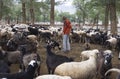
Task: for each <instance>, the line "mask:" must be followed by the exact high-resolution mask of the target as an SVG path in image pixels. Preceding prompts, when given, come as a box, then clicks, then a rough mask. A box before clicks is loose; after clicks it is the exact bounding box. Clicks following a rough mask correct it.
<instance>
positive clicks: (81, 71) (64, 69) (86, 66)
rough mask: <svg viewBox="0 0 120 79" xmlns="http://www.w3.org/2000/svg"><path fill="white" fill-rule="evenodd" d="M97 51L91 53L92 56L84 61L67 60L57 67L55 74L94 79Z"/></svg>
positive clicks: (78, 78) (77, 78)
mask: <svg viewBox="0 0 120 79" xmlns="http://www.w3.org/2000/svg"><path fill="white" fill-rule="evenodd" d="M97 53H98V52H94V53H90V57H89V59H88V60H86V61H82V62H66V63H63V64H61V65H59V66H57V67H56V69H55V74H58V75H61V76H70V77H71V78H73V79H92V78H93V77H94V76H95V73H96V69H97Z"/></svg>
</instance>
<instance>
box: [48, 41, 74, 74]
mask: <svg viewBox="0 0 120 79" xmlns="http://www.w3.org/2000/svg"><path fill="white" fill-rule="evenodd" d="M54 43H55V42H53V41H52V42H49V43H48V44H47V46H46V52H47V59H46V64H47V68H48V73H49V74H51V73H52V74H54V70H55V68H56V67H57V66H58V65H60V64H62V63H64V62H71V61H73V59H72V58H68V57H66V56H62V55H56V54H54V53H53V52H52V51H51V48H52V47H53V46H55V45H56V44H54Z"/></svg>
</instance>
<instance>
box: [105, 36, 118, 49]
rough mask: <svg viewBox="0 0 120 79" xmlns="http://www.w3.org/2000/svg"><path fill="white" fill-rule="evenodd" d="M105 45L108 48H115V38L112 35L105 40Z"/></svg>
mask: <svg viewBox="0 0 120 79" xmlns="http://www.w3.org/2000/svg"><path fill="white" fill-rule="evenodd" d="M106 45H107V47H108V48H109V49H111V48H116V45H117V39H116V38H114V37H111V38H110V39H108V40H106Z"/></svg>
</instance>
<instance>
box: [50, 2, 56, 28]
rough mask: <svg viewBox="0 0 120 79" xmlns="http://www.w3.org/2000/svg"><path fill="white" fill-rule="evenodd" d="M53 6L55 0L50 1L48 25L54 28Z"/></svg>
mask: <svg viewBox="0 0 120 79" xmlns="http://www.w3.org/2000/svg"><path fill="white" fill-rule="evenodd" d="M54 5H55V0H51V11H50V25H51V26H54Z"/></svg>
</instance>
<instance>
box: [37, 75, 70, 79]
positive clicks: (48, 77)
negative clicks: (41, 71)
mask: <svg viewBox="0 0 120 79" xmlns="http://www.w3.org/2000/svg"><path fill="white" fill-rule="evenodd" d="M35 79H72V78H71V77H69V76H60V75H40V76H38V77H36V78H35Z"/></svg>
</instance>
